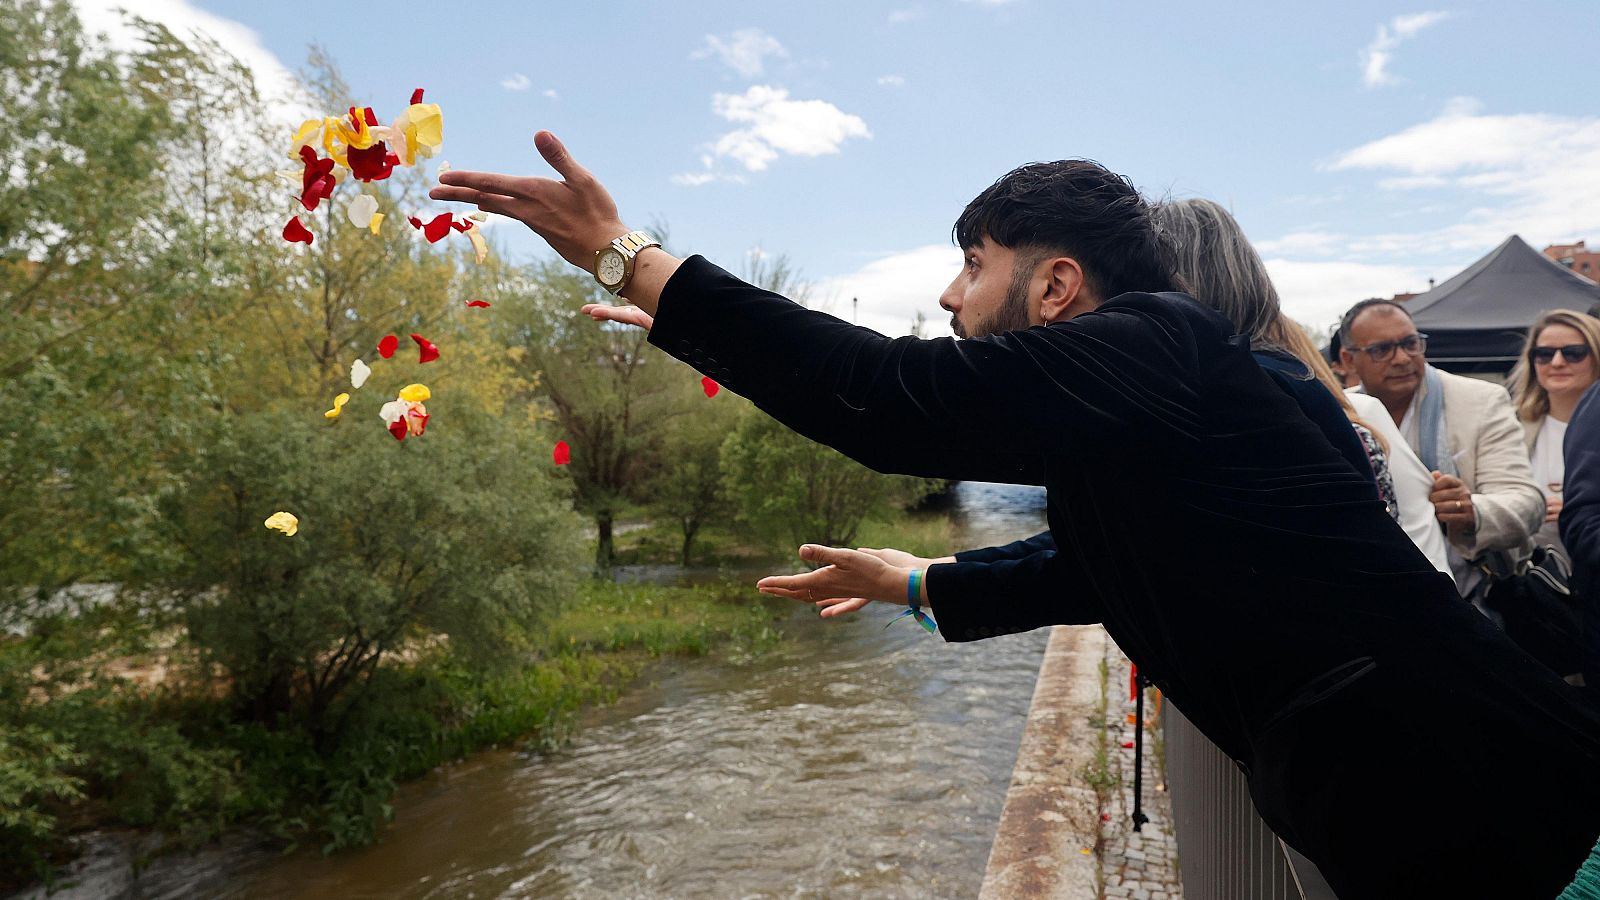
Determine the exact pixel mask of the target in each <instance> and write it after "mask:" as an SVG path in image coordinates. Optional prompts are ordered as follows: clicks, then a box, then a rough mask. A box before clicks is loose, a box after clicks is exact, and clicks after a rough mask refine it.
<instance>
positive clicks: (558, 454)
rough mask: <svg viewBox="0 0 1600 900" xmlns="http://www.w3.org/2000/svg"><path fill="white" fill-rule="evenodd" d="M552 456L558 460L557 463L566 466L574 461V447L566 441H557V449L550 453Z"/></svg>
mask: <svg viewBox="0 0 1600 900" xmlns="http://www.w3.org/2000/svg"><path fill="white" fill-rule="evenodd" d="M550 458H551V459H553V460H555V461H556V465H558V466H564V465H566V464H567V463H569V462H572V449H571V448H570V447H568V446H567V442H566V441H556V449H555V450H553V451H552V452H551V453H550Z"/></svg>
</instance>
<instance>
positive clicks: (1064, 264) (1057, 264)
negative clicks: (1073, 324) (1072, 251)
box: [1039, 256, 1100, 325]
mask: <svg viewBox="0 0 1600 900" xmlns="http://www.w3.org/2000/svg"><path fill="white" fill-rule="evenodd" d="M1041 265H1043V266H1044V267H1045V270H1044V273H1043V274H1044V297H1043V299H1041V300H1040V301H1039V317H1040V318H1042V319H1044V322H1045V324H1046V325H1049V324H1051V323H1053V322H1065V321H1066V320H1068V319H1070V318H1072V317H1073V316H1080V315H1083V314H1084V313H1086V312H1088V311H1090V310H1092V309H1094V308H1095V307H1096V306H1099V305H1100V301H1099V300H1097V299H1095V298H1094V295H1093V293H1092V292H1091V291H1090V290H1089V289H1088V286H1087V285H1086V284H1085V283H1084V277H1083V266H1080V265H1078V261H1077V260H1075V259H1073V258H1072V257H1070V256H1058V257H1056V258H1054V259H1047V260H1045V261H1044V262H1043V263H1042V264H1041Z"/></svg>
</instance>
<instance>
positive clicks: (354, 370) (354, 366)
mask: <svg viewBox="0 0 1600 900" xmlns="http://www.w3.org/2000/svg"><path fill="white" fill-rule="evenodd" d="M371 374H372V367H371V366H369V365H367V364H366V363H364V362H362V361H361V360H359V359H358V360H356V361H355V362H353V363H351V364H350V386H351V387H353V388H356V389H357V390H360V388H361V386H362V385H363V384H366V383H367V376H369V375H371Z"/></svg>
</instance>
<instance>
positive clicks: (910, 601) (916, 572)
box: [883, 569, 939, 634]
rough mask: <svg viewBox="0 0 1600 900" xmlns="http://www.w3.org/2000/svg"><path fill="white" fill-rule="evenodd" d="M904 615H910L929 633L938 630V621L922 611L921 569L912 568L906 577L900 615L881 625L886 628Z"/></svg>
mask: <svg viewBox="0 0 1600 900" xmlns="http://www.w3.org/2000/svg"><path fill="white" fill-rule="evenodd" d="M906 616H910V617H911V618H912V620H913V621H915V622H916V623H917V624H918V625H921V626H922V627H923V629H924V630H925V631H927V632H928V633H929V634H933V633H934V632H936V631H938V630H939V623H937V622H935V621H934V620H933V616H930V615H928V614H927V613H925V612H923V611H922V570H921V569H912V570H911V574H910V576H908V577H907V578H906V608H905V609H904V610H902V611H901V612H900V615H898V616H895V617H894V618H892V619H890V620H889V621H888V622H887V623H886V624H885V625H884V626H883V627H885V628H888V627H889V626H890V625H893V624H894V623H896V622H898V621H900V620H901V619H904V618H905V617H906Z"/></svg>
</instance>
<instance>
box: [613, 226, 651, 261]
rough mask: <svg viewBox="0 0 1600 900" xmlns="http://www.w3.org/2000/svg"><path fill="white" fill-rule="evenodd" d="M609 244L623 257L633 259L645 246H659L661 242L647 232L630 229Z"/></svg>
mask: <svg viewBox="0 0 1600 900" xmlns="http://www.w3.org/2000/svg"><path fill="white" fill-rule="evenodd" d="M611 246H612V247H615V248H616V250H617V252H618V253H621V254H622V258H623V259H633V258H634V257H635V256H638V255H639V252H640V251H642V250H644V249H645V248H646V247H659V246H661V242H660V241H658V240H656V239H655V238H653V237H651V236H650V234H649V232H645V231H630V232H628V233H627V234H625V235H623V236H622V237H619V238H617V239H616V240H614V241H612V242H611Z"/></svg>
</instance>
